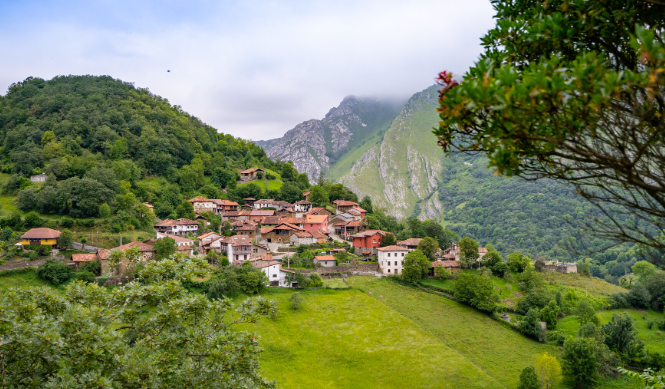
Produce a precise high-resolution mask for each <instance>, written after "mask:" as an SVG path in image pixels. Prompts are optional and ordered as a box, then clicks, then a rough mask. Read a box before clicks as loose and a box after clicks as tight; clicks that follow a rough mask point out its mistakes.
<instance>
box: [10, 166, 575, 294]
mask: <svg viewBox="0 0 665 389" xmlns="http://www.w3.org/2000/svg"><path fill="white" fill-rule="evenodd" d="M261 172H262V170H261V169H248V170H245V171H242V172H241V179H243V180H252V179H256V177H257V174H259V173H261ZM264 173H265V172H264ZM243 177H244V178H243ZM308 195H309V193H305V200H301V201H298V202H295V203H293V204H291V203H288V202H285V201H278V200H274V199H254V198H246V199H244V205H240V204H238V203H237V202H234V201H230V200H222V199H206V198H203V197H195V198H193V199H191V200H189V202H190V203H191V204H192V206H193V208H194V211H195V213H196V215H197V216H196V220H190V219H186V218H181V219H177V220H171V219H166V220H160V221H159V222H158V223H156V224H155V225H154V227H155V230H156V235H155V237H154V238H151V239H148V240H146V241H143V242H139V241H135V242H130V243H127V244H124V245H121V246H120V247H116V248H115V249H114V250H121V251H125V250H127V249H130V248H133V247H138V251H139V253H140V257H141V260H142V261H149V260H152V259H153V257H154V253H155V250H154V243H155V242H156V241H157V240H158V239H163V238H171V239H173V240H174V241H175V244H176V246H177V251H178V252H180V253H183V254H185V255H187V256H192V255H205V254H207V253H208V252H210V251H211V250H213V251H215V252H217V253H219V254H222V255H225V256H226V257H227V258H228V259H229V261H230V262H231V263H235V264H242V263H243V262H245V261H250V262H251V263H252V265H253V266H255V267H256V268H259V269H261V270H262V271H263V272H264V273H265V274H266V276H267V277H268V279H269V280H270V284H271V285H274V286H290V285H287V284H288V282H287V279H290V277H288V274H289V273H291V274H292V273H293V270H291V269H285V268H283V267H282V265H281V262H279V261H277V260H275V259H273V254H274V253H277V252H278V249H279V248H280V247H287V246H300V245H305V244H315V243H324V242H328V241H331V240H338V241H340V240H341V241H347V242H349V244H350V245H351V246H352V247H353V249H354V253H355V254H357V255H361V256H362V257H363V258H366V259H368V258H370V257H373V256H376V258H377V260H378V265H379V270H380V272H381V273H382V274H384V275H399V274H401V273H402V270H403V268H404V259H405V257H406V254H407V253H409V252H411V251H413V250H415V249H417V248H418V245H419V244H420V241H421V240H422V239H419V238H410V239H406V240H403V241H398V242H397V243H396V244H395V245H391V246H386V247H381V241H382V239H383V238H384V237H385V236H387V235H388V234H391V233H390V232H386V231H381V230H368V229H367V228H366V227H367V223H366V222H365V215H366V213H367V211H366V210H364V209H362V208H361V207H360V205H359V204H358V203H356V202H353V201H347V200H335V201H334V202H333V206H332V207H327V208H322V207H314V204H313V203H311V202H310V201H309V199H308ZM145 205H146V206H148V207H152V206H151V205H150V204H147V203H146V204H145ZM204 212H212V213H213V214H215V215H219V216H220V217H221V220H222V223H223V224H226V223H227V222H228V223H229V224H230V225H231V231H232V234H231V236H225V235H223V234H222V233H221V228H220V231H211V232H207V233H200V231H199V228H200V225H206V223H207V221H206V220H205V218H203V217H202V214H203V213H204ZM59 235H60V232H59V231H56V230H52V229H49V228H34V229H32V230H30V231H28V232H27V233H26V234H24V235H23V236H22V240H21V242H20V244H23V245H55V244H57V238H58V237H59ZM110 252H111V250H99V251H97V252H96V253H90V254H74V255H73V256H72V260H73V261H74V263H75V264H76V267H77V268H78V267H79V266H80V265H81V264H82V263H84V262H88V261H93V260H100V261H102V263H103V262H104V261H105V260H106V259H108V257H109V255H110ZM486 253H487V250H486V249H484V248H480V249H479V250H478V255H479V258H482V257H483V256H484V255H485V254H486ZM330 254H333V253H332V252H331V253H330ZM314 262H315V264H316V265H317V266H320V267H330V266H335V265H336V261H335V258H334V257H333V256H332V255H322V256H317V257H316V258H315V259H314ZM438 266H441V267H444V268H446V269H450V270H457V269H459V268H460V249H459V247H456V246H455V244H453V245H452V247H451V248H449V249H446V250H439V252H438V253H437V260H436V261H434V262H433V263H432V269H431V274H434V269H435V268H436V267H438ZM569 267H570V266H568V267H566V270H568V268H569ZM555 270H556V271H562V270H561V269H560V268H557V269H555Z"/></svg>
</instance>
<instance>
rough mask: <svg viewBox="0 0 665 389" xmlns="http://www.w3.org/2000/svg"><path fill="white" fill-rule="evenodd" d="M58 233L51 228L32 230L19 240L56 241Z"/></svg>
mask: <svg viewBox="0 0 665 389" xmlns="http://www.w3.org/2000/svg"><path fill="white" fill-rule="evenodd" d="M59 237H60V231H58V230H54V229H51V228H32V229H30V230H28V232H26V233H25V234H23V235H22V236H21V239H58V238H59Z"/></svg>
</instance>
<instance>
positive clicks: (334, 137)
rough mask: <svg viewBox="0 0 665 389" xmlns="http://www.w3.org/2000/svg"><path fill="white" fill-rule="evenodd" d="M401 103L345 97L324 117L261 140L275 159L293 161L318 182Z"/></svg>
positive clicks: (267, 152)
mask: <svg viewBox="0 0 665 389" xmlns="http://www.w3.org/2000/svg"><path fill="white" fill-rule="evenodd" d="M398 107H399V105H398V104H396V103H395V102H391V101H378V100H376V99H363V98H357V97H354V96H349V97H346V98H344V100H342V102H341V103H340V105H339V106H338V107H334V108H332V109H331V110H330V111H329V112H328V113H327V114H326V116H325V117H324V118H323V119H321V120H316V119H312V120H308V121H306V122H303V123H300V124H298V125H297V126H295V127H294V128H293V129H291V130H289V131H288V132H287V133H286V134H285V135H284V136H283V137H282V138H278V139H271V140H268V141H257V142H256V144H258V145H259V146H261V147H263V149H264V150H265V151H266V154H268V156H269V157H270V158H273V159H281V160H283V161H289V160H290V161H293V164H294V166H295V167H296V169H298V171H300V172H304V173H307V175H308V176H309V179H310V181H316V180H317V179H318V178H319V175H320V174H321V172H323V173H324V175H325V174H326V172H327V171H329V170H330V168H331V166H332V165H334V164H335V162H337V160H338V159H339V157H340V156H342V155H344V154H345V152H346V151H348V150H349V149H352V148H354V147H355V145H356V142H359V141H361V140H363V139H364V138H365V137H366V135H367V134H370V133H372V132H373V131H375V129H376V128H377V127H378V126H381V125H384V124H385V122H386V121H390V120H392V118H394V117H395V115H396V114H397V112H398Z"/></svg>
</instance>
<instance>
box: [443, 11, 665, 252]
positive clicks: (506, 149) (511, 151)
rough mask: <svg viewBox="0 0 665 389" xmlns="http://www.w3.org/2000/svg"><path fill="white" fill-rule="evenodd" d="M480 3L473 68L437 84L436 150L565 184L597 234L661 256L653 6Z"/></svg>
mask: <svg viewBox="0 0 665 389" xmlns="http://www.w3.org/2000/svg"><path fill="white" fill-rule="evenodd" d="M492 3H493V6H494V8H495V10H496V13H497V14H496V19H497V24H496V26H495V28H494V29H492V30H490V31H489V32H488V33H487V34H486V35H485V36H484V37H483V38H482V44H483V46H484V47H485V53H484V54H483V55H482V56H481V59H480V60H479V61H478V62H477V63H476V64H475V66H473V67H472V68H471V69H470V70H469V71H468V72H467V73H466V74H465V75H464V78H463V80H456V79H454V78H453V77H452V75H451V74H450V73H448V72H442V73H441V74H440V80H439V81H440V83H441V85H442V86H443V88H442V89H441V94H440V108H439V113H440V117H441V122H440V127H439V128H438V129H436V130H435V131H434V133H435V135H437V136H438V141H439V144H440V145H441V147H443V148H444V150H445V151H448V152H449V151H452V150H460V151H463V152H465V153H470V154H475V153H485V154H486V155H487V157H488V158H489V164H490V166H491V167H493V168H495V169H496V170H497V171H498V172H499V173H501V174H505V175H509V176H510V175H517V176H521V177H524V178H526V179H529V180H536V179H541V178H552V179H555V180H559V181H563V182H567V183H570V184H572V185H573V186H574V187H575V188H576V190H577V191H578V192H579V193H580V194H581V195H582V196H583V197H584V198H586V199H587V200H588V201H590V202H591V203H592V204H593V205H594V206H596V207H597V208H598V209H599V210H600V211H601V217H593V218H591V219H589V220H587V223H586V227H587V228H589V229H591V230H593V231H594V232H595V234H596V235H597V236H600V237H605V238H609V239H612V240H614V241H617V242H623V241H627V242H632V243H638V244H641V245H644V246H647V247H651V248H654V249H655V250H656V251H662V250H663V249H665V239H662V238H661V237H660V236H659V235H660V234H659V233H660V231H662V230H663V227H665V217H664V216H665V180H664V179H663V177H665V171H664V166H665V164H663V161H664V160H665V151H664V150H665V148H663V140H664V139H663V136H665V135H664V134H665V131H663V129H664V126H665V122H664V120H665V118H664V117H663V111H664V109H665V103H664V101H665V100H664V99H663V91H664V86H665V77H663V76H662V74H661V70H659V69H662V68H663V66H664V65H665V48H664V47H663V36H662V32H663V27H664V26H665V5H664V4H663V3H661V2H657V1H640V0H629V1H620V0H610V1H605V2H589V1H572V2H569V1H549V2H528V1H517V2H514V1H506V0H495V1H493V2H492ZM577 243H579V244H580V246H581V247H585V245H584V243H585V242H577ZM654 260H660V255H655V256H654Z"/></svg>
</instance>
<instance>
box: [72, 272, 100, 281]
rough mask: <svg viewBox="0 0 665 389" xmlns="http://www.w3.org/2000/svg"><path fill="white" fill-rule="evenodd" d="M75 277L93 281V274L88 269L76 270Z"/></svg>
mask: <svg viewBox="0 0 665 389" xmlns="http://www.w3.org/2000/svg"><path fill="white" fill-rule="evenodd" d="M75 278H76V279H77V280H81V281H83V282H86V283H91V282H95V275H94V274H92V273H91V272H89V271H85V270H84V271H80V270H79V271H77V272H76V276H75Z"/></svg>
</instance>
